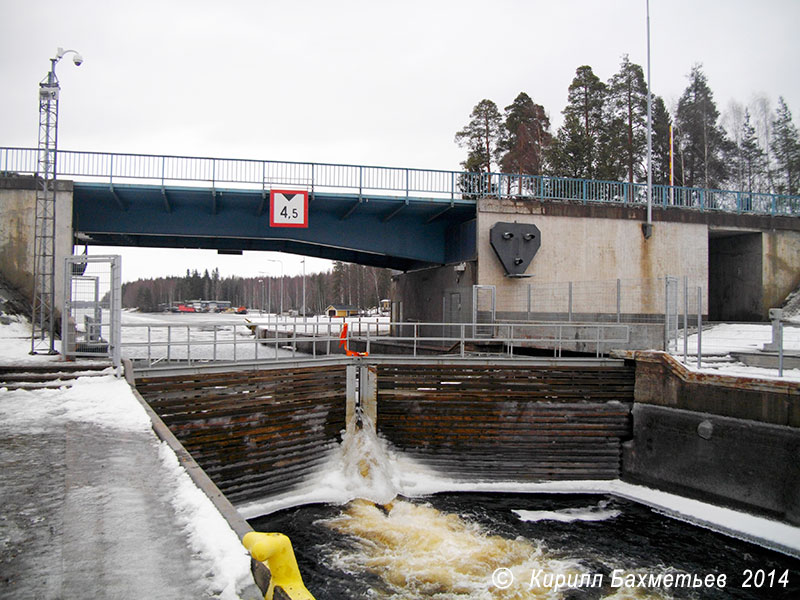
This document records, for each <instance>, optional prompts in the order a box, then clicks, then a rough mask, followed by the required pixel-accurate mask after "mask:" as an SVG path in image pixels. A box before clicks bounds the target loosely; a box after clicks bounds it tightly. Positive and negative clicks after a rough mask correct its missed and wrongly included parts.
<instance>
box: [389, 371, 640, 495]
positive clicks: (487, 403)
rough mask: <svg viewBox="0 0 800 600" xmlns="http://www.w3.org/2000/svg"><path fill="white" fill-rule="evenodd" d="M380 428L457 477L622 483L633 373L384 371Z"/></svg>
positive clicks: (397, 442) (411, 451) (399, 444)
mask: <svg viewBox="0 0 800 600" xmlns="http://www.w3.org/2000/svg"><path fill="white" fill-rule="evenodd" d="M377 388H378V398H377V409H378V430H379V432H380V433H381V435H383V436H384V437H386V438H387V439H388V440H389V441H390V442H391V443H392V444H394V445H395V446H396V447H398V448H399V449H401V450H402V451H404V452H406V453H408V454H410V455H412V456H413V457H415V458H417V459H418V460H420V461H422V462H424V463H425V464H428V465H430V466H431V467H433V468H435V469H437V470H439V471H441V472H444V473H447V474H448V475H450V476H455V477H460V478H464V479H468V480H472V481H474V480H476V479H485V480H514V481H539V480H557V479H562V480H563V479H611V478H616V477H619V473H620V464H621V443H622V441H624V440H626V439H628V438H630V436H631V417H630V411H631V405H632V403H633V392H634V370H633V367H630V366H624V365H620V366H611V367H609V366H599V367H588V366H587V367H557V366H540V367H537V366H524V367H512V366H492V365H485V366H474V365H473V366H469V367H465V366H463V365H461V366H445V365H418V366H411V365H380V366H379V367H378V384H377Z"/></svg>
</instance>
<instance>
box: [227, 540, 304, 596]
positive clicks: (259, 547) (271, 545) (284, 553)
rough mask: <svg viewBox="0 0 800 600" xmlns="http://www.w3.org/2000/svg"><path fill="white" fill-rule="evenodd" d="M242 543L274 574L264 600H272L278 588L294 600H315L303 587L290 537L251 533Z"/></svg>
mask: <svg viewBox="0 0 800 600" xmlns="http://www.w3.org/2000/svg"><path fill="white" fill-rule="evenodd" d="M242 543H243V544H244V547H245V548H247V550H248V552H250V555H251V556H252V557H253V558H255V559H256V560H257V561H259V562H266V563H267V566H268V567H269V571H270V573H271V574H272V579H271V581H270V585H269V590H267V593H266V595H265V596H264V600H272V595H273V592H274V589H275V588H276V587H280V588H281V589H283V591H284V592H286V593H287V594H288V595H289V597H290V598H291V599H292V600H314V596H312V595H311V592H309V591H308V590H307V589H306V586H305V585H303V578H302V577H301V576H300V569H299V568H298V567H297V560H296V559H295V557H294V550H293V549H292V542H291V540H289V538H288V537H286V536H285V535H283V534H282V533H261V532H259V531H251V532H249V533H246V534H245V536H244V538H243V539H242Z"/></svg>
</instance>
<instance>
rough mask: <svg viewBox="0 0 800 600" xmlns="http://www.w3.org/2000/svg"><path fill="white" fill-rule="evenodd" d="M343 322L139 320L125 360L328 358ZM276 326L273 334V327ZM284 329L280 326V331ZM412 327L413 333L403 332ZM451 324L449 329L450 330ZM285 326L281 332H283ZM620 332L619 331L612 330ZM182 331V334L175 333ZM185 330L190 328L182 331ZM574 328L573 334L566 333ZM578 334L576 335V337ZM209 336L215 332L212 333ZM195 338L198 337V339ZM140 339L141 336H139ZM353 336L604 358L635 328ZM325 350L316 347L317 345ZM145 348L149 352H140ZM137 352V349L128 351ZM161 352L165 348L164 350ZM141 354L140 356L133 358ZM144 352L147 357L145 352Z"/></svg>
mask: <svg viewBox="0 0 800 600" xmlns="http://www.w3.org/2000/svg"><path fill="white" fill-rule="evenodd" d="M340 327H341V324H340V323H334V322H331V321H328V322H307V323H303V322H292V323H286V322H284V323H279V324H277V325H276V324H273V323H267V324H265V323H250V324H244V323H242V324H239V323H230V322H223V321H221V322H207V321H206V322H202V323H194V324H193V323H190V322H181V323H136V324H123V325H122V329H123V335H122V342H121V347H122V350H123V353H124V354H125V356H126V358H131V359H132V360H134V361H137V362H142V363H144V364H145V365H147V366H148V367H150V366H153V365H155V364H156V363H170V362H172V361H175V360H177V361H180V362H186V363H188V364H194V363H198V362H215V361H226V362H234V363H235V362H239V361H243V360H246V361H252V360H256V361H264V362H274V361H281V360H285V359H295V358H296V357H297V355H298V354H302V355H304V356H309V354H308V353H307V352H306V353H302V352H300V351H299V350H298V344H299V343H302V342H306V343H311V353H310V356H311V357H312V358H317V357H321V356H327V355H329V354H331V353H332V352H335V350H336V347H337V346H338V344H339V341H340V338H339V335H340ZM272 328H274V335H273V329H272ZM279 328H280V329H279ZM401 328H407V329H409V330H410V331H412V332H413V335H401V334H403V333H405V331H404V330H403V329H401ZM448 328H450V329H448ZM452 328H456V329H457V330H458V335H447V334H446V333H447V331H448V330H450V331H452V330H453V329H452ZM486 328H489V329H491V335H489V336H488V337H487V336H486V335H478V330H479V329H486ZM526 328H536V331H537V332H541V331H545V332H551V333H550V335H546V334H542V333H535V334H534V335H523V331H524V330H525V329H526ZM126 329H146V330H147V334H146V339H144V340H142V341H131V340H128V339H126V336H125V335H124V330H126ZM242 329H249V330H250V331H251V333H253V337H252V338H248V339H239V337H240V336H238V335H237V331H238V332H241V331H242ZM281 329H282V330H281ZM158 330H162V331H163V332H164V333H162V334H161V335H158V336H156V337H155V338H154V336H153V331H158ZM431 330H434V331H437V330H441V335H439V334H438V333H433V334H429V335H423V334H424V333H427V332H429V331H431ZM609 330H611V331H614V330H616V331H617V332H618V333H617V334H616V335H614V334H612V335H609V334H608V333H607V332H608V331H609ZM220 331H223V332H229V333H230V334H231V335H229V336H224V337H220V335H219V333H220ZM174 332H181V335H173V333H174ZM182 332H185V335H183V333H182ZM566 332H569V337H566V336H565V333H566ZM576 332H577V335H576ZM209 334H210V335H209ZM193 336H194V337H193ZM139 337H141V336H139ZM348 340H349V341H350V342H351V343H352V342H354V341H355V342H361V343H364V344H365V346H366V350H367V352H371V350H372V345H373V344H374V343H376V342H378V341H386V340H391V342H393V343H400V344H403V343H406V344H410V345H411V346H412V348H413V352H412V355H413V356H418V352H419V351H420V350H422V348H423V347H425V346H429V345H431V344H440V345H442V347H444V348H445V349H449V348H452V347H454V346H458V347H459V354H460V356H462V357H464V356H466V355H467V354H468V351H467V346H468V345H471V344H473V345H480V344H486V343H489V342H494V343H502V344H503V346H504V350H503V354H505V355H507V356H508V357H513V356H514V352H515V349H519V348H520V347H522V346H525V345H530V344H535V343H542V344H552V345H553V348H552V349H553V353H554V356H556V357H560V356H561V355H562V352H563V350H565V349H568V348H573V347H574V348H576V349H577V348H578V346H584V347H588V348H593V349H594V353H595V356H597V357H599V356H600V355H601V354H602V353H603V350H604V349H609V348H610V347H611V345H612V344H627V343H628V342H629V341H630V328H629V327H628V326H627V325H622V324H618V323H574V322H573V323H567V322H564V323H554V322H545V323H519V322H517V323H407V322H387V321H360V320H353V321H352V322H350V333H349V335H348ZM318 346H320V347H321V348H324V351H323V350H322V349H321V350H320V351H319V352H318V351H317V347H318ZM200 347H202V348H207V349H208V348H210V351H208V350H207V351H206V352H205V353H204V356H203V357H200V356H198V354H197V352H196V351H195V352H194V354H193V349H197V348H200ZM225 347H228V348H231V347H232V348H231V351H229V352H228V353H227V356H223V354H224V353H223V352H221V348H225ZM248 347H252V352H250V353H247V355H245V353H244V352H242V351H241V350H239V348H248ZM261 347H267V348H268V349H269V350H270V351H271V350H272V349H273V348H274V350H275V352H274V354H272V355H269V356H265V355H264V351H262V355H261V356H259V348H261ZM137 349H145V352H136V350H137ZM284 349H288V350H289V351H290V352H291V355H290V356H283V357H281V355H280V352H279V351H280V350H284ZM126 350H133V352H126ZM159 350H161V351H159ZM136 354H139V356H132V355H136ZM142 354H144V356H142Z"/></svg>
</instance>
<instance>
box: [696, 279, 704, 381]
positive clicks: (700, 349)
mask: <svg viewBox="0 0 800 600" xmlns="http://www.w3.org/2000/svg"><path fill="white" fill-rule="evenodd" d="M702 364H703V288H701V287H700V286H699V285H698V286H697V368H698V369H700V367H701V366H702Z"/></svg>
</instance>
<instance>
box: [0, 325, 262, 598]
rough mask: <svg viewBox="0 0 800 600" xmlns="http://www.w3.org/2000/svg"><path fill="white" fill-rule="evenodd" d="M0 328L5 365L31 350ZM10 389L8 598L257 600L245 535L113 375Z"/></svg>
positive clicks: (5, 523)
mask: <svg viewBox="0 0 800 600" xmlns="http://www.w3.org/2000/svg"><path fill="white" fill-rule="evenodd" d="M29 335H30V334H29V330H28V327H27V325H26V324H24V323H20V322H12V323H11V324H9V325H4V326H0V346H2V350H1V351H0V362H2V363H3V364H9V363H13V364H15V365H18V366H20V367H24V365H25V364H40V365H41V364H42V363H47V362H51V361H52V359H51V358H49V357H29V356H28V355H27V351H28V349H29V344H30V340H29ZM62 383H63V385H61V386H60V387H59V386H58V384H55V385H54V387H50V388H42V389H16V390H11V389H8V388H0V473H1V474H2V475H1V476H0V477H1V478H2V485H0V505H1V506H2V517H1V518H0V597H2V598H9V599H17V598H19V599H22V598H42V599H50V598H151V599H164V600H173V599H175V598H219V599H223V600H235V599H237V598H243V599H250V598H256V597H259V595H258V590H257V589H256V588H255V586H254V584H253V581H252V577H251V574H250V559H249V556H248V555H247V553H246V551H245V549H244V548H243V547H242V545H241V543H240V542H239V539H238V538H237V536H236V534H235V533H234V532H233V531H232V530H231V529H230V527H229V526H228V524H227V522H226V521H225V520H224V519H223V518H222V516H221V515H220V514H219V513H218V512H217V510H216V509H215V508H214V506H213V504H211V502H210V501H209V500H208V498H207V497H206V496H205V495H204V494H203V493H202V492H201V491H200V490H199V489H198V488H197V487H195V485H194V484H193V483H192V482H191V480H190V479H189V477H188V475H187V474H186V472H185V471H184V469H183V467H181V466H180V465H179V464H178V460H177V458H176V456H175V453H174V452H173V451H172V450H171V449H170V448H169V447H168V446H167V445H166V444H164V443H162V442H160V441H159V440H158V438H157V437H156V435H155V434H154V433H153V431H152V429H151V423H150V419H149V418H148V416H147V414H146V413H145V410H144V408H143V407H142V406H141V405H140V404H139V402H138V400H137V399H136V397H135V396H134V394H133V393H132V391H131V389H130V387H129V386H128V384H127V383H126V382H125V381H124V380H122V379H118V378H117V377H115V376H114V375H113V374H112V373H111V372H104V373H100V374H98V375H93V376H84V377H78V378H77V379H74V380H70V381H64V382H62Z"/></svg>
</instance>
